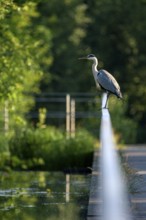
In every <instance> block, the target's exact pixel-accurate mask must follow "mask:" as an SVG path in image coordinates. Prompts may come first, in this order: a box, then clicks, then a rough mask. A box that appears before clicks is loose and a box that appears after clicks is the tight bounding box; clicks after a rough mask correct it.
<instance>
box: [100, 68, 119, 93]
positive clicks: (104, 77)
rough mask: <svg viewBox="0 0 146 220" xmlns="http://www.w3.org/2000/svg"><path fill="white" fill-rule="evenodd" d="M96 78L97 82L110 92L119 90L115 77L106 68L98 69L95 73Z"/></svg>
mask: <svg viewBox="0 0 146 220" xmlns="http://www.w3.org/2000/svg"><path fill="white" fill-rule="evenodd" d="M97 80H98V82H99V84H100V85H101V86H102V87H103V88H104V89H105V90H108V91H110V92H112V93H116V94H117V91H120V86H119V84H118V83H117V81H116V79H115V78H114V77H113V76H112V75H111V74H110V73H109V72H107V71H106V70H100V71H99V72H98V74H97Z"/></svg>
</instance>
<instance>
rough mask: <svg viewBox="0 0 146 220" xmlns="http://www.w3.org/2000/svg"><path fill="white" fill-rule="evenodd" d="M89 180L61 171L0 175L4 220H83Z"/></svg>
mask: <svg viewBox="0 0 146 220" xmlns="http://www.w3.org/2000/svg"><path fill="white" fill-rule="evenodd" d="M89 184H90V177H89V176H83V175H66V176H65V175H64V174H63V173H59V172H56V173H55V172H53V173H49V172H12V173H10V174H9V173H1V176H0V219H1V220H5V219H6V220H10V219H11V220H13V219H15V220H16V219H18V220H19V219H20V220H37V219H38V220H41V219H42V220H48V219H49V220H58V219H61V220H74V219H76V220H83V219H85V214H86V208H87V203H88V194H89Z"/></svg>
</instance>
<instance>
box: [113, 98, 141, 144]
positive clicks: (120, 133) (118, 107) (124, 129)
mask: <svg viewBox="0 0 146 220" xmlns="http://www.w3.org/2000/svg"><path fill="white" fill-rule="evenodd" d="M109 108H110V112H111V119H112V124H113V128H114V131H115V134H116V137H118V142H120V143H124V144H125V143H126V144H132V143H135V141H136V133H137V124H136V122H135V121H134V120H133V119H130V118H128V117H126V116H125V111H126V98H125V100H124V101H121V100H117V99H116V98H115V97H114V98H112V97H111V99H110V102H109Z"/></svg>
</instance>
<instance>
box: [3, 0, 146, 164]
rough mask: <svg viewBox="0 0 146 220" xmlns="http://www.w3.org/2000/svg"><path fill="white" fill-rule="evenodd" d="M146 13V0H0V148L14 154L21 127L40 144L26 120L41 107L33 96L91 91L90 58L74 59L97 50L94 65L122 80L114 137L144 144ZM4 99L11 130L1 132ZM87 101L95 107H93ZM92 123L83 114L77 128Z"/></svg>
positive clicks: (114, 108) (114, 104)
mask: <svg viewBox="0 0 146 220" xmlns="http://www.w3.org/2000/svg"><path fill="white" fill-rule="evenodd" d="M145 18H146V0H139V1H137V0H129V1H126V0H62V1H59V0H49V1H48V0H43V1H41V0H35V1H34V0H0V45H1V50H0V110H1V114H0V127H1V134H2V135H1V138H0V139H1V140H0V141H1V143H2V144H1V146H0V148H1V151H2V152H5V151H4V149H5V150H6V152H7V153H8V154H9V153H10V152H11V153H12V154H14V152H17V150H18V149H19V148H20V147H17V149H15V147H16V140H14V137H15V131H16V130H18V128H20V127H21V128H22V130H23V129H25V130H26V133H25V135H28V136H29V138H28V139H30V136H35V135H36V134H37V135H38V136H39V137H40V140H39V141H40V142H41V140H42V139H41V138H42V137H41V135H43V134H40V133H42V131H41V132H40V131H39V130H38V129H37V130H34V132H32V130H33V129H32V130H31V131H30V125H28V122H27V120H26V118H25V116H26V113H28V112H29V111H30V109H32V108H34V109H38V108H39V107H38V106H37V103H36V104H35V95H36V94H42V93H50V92H57V93H62V92H65V93H66V92H67V93H73V92H82V93H85V92H96V88H95V83H94V80H93V77H92V75H91V63H90V62H84V61H82V62H81V61H79V60H78V57H80V56H85V55H87V54H89V53H94V54H95V55H96V56H97V57H98V58H99V68H105V69H107V70H109V72H111V73H113V75H114V76H115V77H116V78H117V80H118V81H119V84H120V85H121V90H122V92H123V96H124V102H121V103H119V102H117V100H116V99H115V98H113V99H112V100H111V101H110V103H111V105H110V110H111V114H112V115H114V117H112V118H113V124H114V128H115V133H116V134H117V137H118V139H119V141H120V142H125V143H144V142H145V135H146V104H145V103H146V87H145V83H146V77H145V74H146V73H145V72H146V65H145V59H146V45H145V44H146V43H145V39H146V31H145V30H146V19H145ZM97 96H100V94H97ZM6 105H7V108H8V110H9V112H10V113H11V118H10V122H9V123H10V132H9V134H7V138H4V136H3V130H4V114H3V110H4V108H5V107H6ZM89 107H90V109H91V110H96V109H97V105H94V106H92V105H91V106H89ZM85 108H86V106H85ZM30 122H31V121H30ZM96 122H97V123H96ZM31 123H33V122H31ZM95 123H96V125H97V124H99V119H97V121H96V119H95V120H94V119H93V120H92V119H91V120H88V121H86V122H85V120H80V121H78V124H77V126H78V127H84V128H86V129H87V130H89V131H91V130H92V129H93V130H94V129H95V126H96V125H95ZM27 126H28V129H26V127H27ZM91 128H92V129H91ZM48 129H50V128H48ZM22 130H21V131H19V132H20V134H19V136H20V139H19V140H17V141H18V143H19V141H20V140H21V141H22V145H21V147H22V151H23V142H24V139H23V138H24V137H23V135H24V132H22ZM21 132H22V133H21ZM31 132H32V133H31ZM92 133H94V132H92ZM95 133H96V132H95ZM96 134H97V133H96ZM11 138H12V140H11ZM17 138H18V136H17ZM47 138H49V137H47ZM7 139H8V140H7ZM59 141H60V140H59ZM71 141H73V140H71ZM75 141H76V140H75ZM40 142H38V143H36V144H40ZM10 143H11V144H10ZM14 143H15V144H14ZM53 144H55V143H54V142H53ZM66 144H68V143H67V142H66V143H65V145H66ZM18 146H19V144H18ZM10 149H11V150H10ZM50 149H51V148H50ZM48 152H49V151H48ZM37 153H38V152H37V151H36V154H37ZM18 154H19V150H18V152H17V155H16V156H18ZM38 154H39V153H38ZM4 155H5V156H4ZM4 155H3V157H7V156H6V155H7V154H4ZM19 156H20V155H19ZM22 159H24V158H22ZM44 160H45V159H43V162H44Z"/></svg>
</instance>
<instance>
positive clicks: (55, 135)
mask: <svg viewBox="0 0 146 220" xmlns="http://www.w3.org/2000/svg"><path fill="white" fill-rule="evenodd" d="M9 145H10V152H11V158H12V167H14V168H23V169H48V170H62V169H64V168H69V167H85V166H89V165H90V163H91V161H92V153H93V148H94V139H93V137H92V136H91V135H90V134H89V133H88V132H87V131H78V132H77V135H76V137H75V138H70V139H66V136H65V134H63V132H61V131H59V130H57V129H56V128H54V127H46V128H36V129H34V128H24V129H19V130H17V131H16V132H15V134H14V135H13V137H12V138H11V140H10V143H9Z"/></svg>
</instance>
